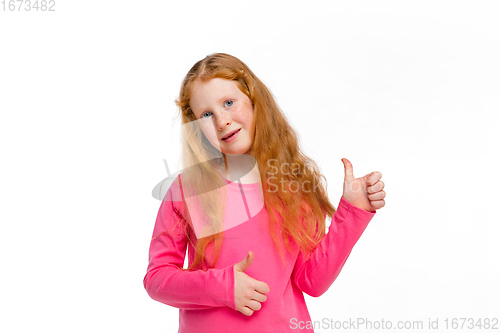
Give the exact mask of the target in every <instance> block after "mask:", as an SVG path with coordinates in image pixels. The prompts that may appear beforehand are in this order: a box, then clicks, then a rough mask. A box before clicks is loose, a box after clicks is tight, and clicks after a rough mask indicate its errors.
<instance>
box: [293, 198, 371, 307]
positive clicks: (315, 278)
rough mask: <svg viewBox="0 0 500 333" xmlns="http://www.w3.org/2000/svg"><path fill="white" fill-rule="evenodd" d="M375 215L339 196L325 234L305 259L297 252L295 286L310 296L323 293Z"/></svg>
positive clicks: (294, 272) (294, 271)
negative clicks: (336, 206)
mask: <svg viewBox="0 0 500 333" xmlns="http://www.w3.org/2000/svg"><path fill="white" fill-rule="evenodd" d="M375 214H376V212H373V213H372V212H368V211H365V210H363V209H360V208H358V207H356V206H353V205H352V204H351V203H349V201H347V200H345V199H344V198H343V197H342V198H341V199H340V203H339V206H338V208H337V210H336V212H335V213H334V214H333V217H332V223H331V225H330V228H329V231H328V234H326V235H325V237H324V238H323V239H322V241H321V242H320V243H319V245H318V246H317V247H316V249H315V250H314V251H313V252H312V253H310V254H309V256H307V258H306V257H305V256H304V255H303V253H302V251H300V253H299V256H298V258H297V262H296V263H295V267H294V270H293V273H292V279H293V281H294V283H295V285H297V286H298V287H299V288H300V289H301V290H302V291H303V292H305V293H306V294H308V295H310V296H313V297H319V296H321V295H322V294H324V293H325V292H326V291H327V290H328V288H330V286H331V285H332V284H333V282H334V281H335V279H336V278H337V276H338V275H339V273H340V271H341V270H342V268H343V267H344V264H345V262H346V260H347V258H348V257H349V255H350V254H351V251H352V249H353V247H354V245H355V244H356V242H357V241H358V239H359V238H360V237H361V234H362V233H363V231H364V230H365V228H366V227H367V226H368V223H369V222H370V220H371V219H372V218H373V216H374V215H375Z"/></svg>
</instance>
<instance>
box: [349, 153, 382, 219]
mask: <svg viewBox="0 0 500 333" xmlns="http://www.w3.org/2000/svg"><path fill="white" fill-rule="evenodd" d="M342 163H344V171H345V175H344V177H345V178H344V193H343V194H342V197H343V198H344V199H346V200H347V201H349V202H350V203H351V205H353V206H356V207H358V208H361V209H364V210H366V211H368V212H372V213H373V212H375V210H377V209H380V208H382V207H384V206H385V201H384V198H385V191H382V190H383V188H384V186H385V184H384V182H383V181H381V180H380V178H382V174H381V173H380V172H378V171H374V172H372V173H369V174H367V175H366V176H364V177H361V178H354V175H353V169H352V164H351V162H349V160H348V159H347V158H343V159H342Z"/></svg>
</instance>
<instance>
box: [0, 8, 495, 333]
mask: <svg viewBox="0 0 500 333" xmlns="http://www.w3.org/2000/svg"><path fill="white" fill-rule="evenodd" d="M54 8H55V11H54V12H42V11H38V12H35V11H26V10H19V11H18V10H16V11H9V10H8V7H7V9H5V8H3V10H2V11H0V50H1V52H0V111H1V115H2V118H1V119H2V120H1V122H0V139H1V142H2V150H1V151H2V154H1V159H2V162H1V164H0V165H1V166H0V167H1V172H0V177H1V180H0V183H1V184H2V185H1V186H0V188H1V202H2V204H1V211H0V214H1V215H0V216H1V232H0V247H1V253H2V254H1V258H2V259H1V260H2V274H1V284H0V285H1V287H0V288H1V295H2V303H3V304H4V310H3V313H2V320H1V321H0V330H1V331H2V332H36V331H43V332H45V331H51V332H90V331H92V332H176V331H177V327H178V309H175V308H171V307H168V306H166V305H163V304H161V303H158V302H155V301H153V300H152V299H150V298H149V296H148V295H147V293H146V291H145V290H144V287H143V285H142V279H143V278H144V275H145V274H146V268H147V263H148V249H149V242H150V239H151V235H152V231H153V226H154V222H155V218H156V214H157V212H158V208H159V201H158V200H156V199H154V198H153V197H152V195H151V190H152V189H153V187H154V186H155V185H156V184H157V183H158V182H159V181H160V180H162V179H163V178H165V177H166V176H167V173H166V170H165V166H164V163H163V159H166V160H167V161H168V163H169V166H170V171H171V172H172V173H173V172H176V171H178V160H179V154H180V150H179V131H180V120H179V119H178V118H176V116H177V110H176V108H175V104H174V99H175V98H176V96H177V94H178V91H179V87H180V83H181V81H182V79H183V77H184V75H185V74H186V73H187V71H188V70H189V69H190V68H191V66H192V65H193V64H194V63H195V62H196V61H198V60H200V59H202V58H204V57H205V56H206V55H208V54H210V53H214V52H224V53H229V54H232V55H234V56H236V57H238V58H240V59H241V60H242V61H244V62H245V63H246V64H247V65H248V66H249V67H250V68H251V69H252V70H253V71H254V73H255V74H256V75H257V76H259V77H260V79H261V80H262V81H263V82H264V83H265V84H266V85H267V86H268V87H269V88H270V89H271V91H272V92H273V94H274V95H275V96H276V99H277V101H278V103H279V105H280V106H281V108H282V109H283V110H284V112H285V114H286V116H287V118H288V119H289V121H290V122H291V124H292V126H293V127H294V128H295V129H296V130H297V132H298V133H299V135H300V139H301V142H302V146H303V148H304V150H305V152H306V153H308V154H309V156H311V157H312V158H314V159H315V160H316V161H317V163H318V165H319V166H320V168H321V170H322V172H323V173H324V174H325V176H326V178H327V180H328V191H329V195H330V199H331V201H332V203H333V204H334V205H335V206H337V205H338V202H339V200H340V197H341V195H342V182H343V179H344V170H343V164H342V162H341V158H343V157H346V158H348V159H349V160H350V161H351V162H352V164H353V166H354V175H355V176H356V177H361V176H363V175H365V174H367V173H369V172H372V171H380V172H381V173H382V175H383V177H382V179H383V181H384V183H385V184H386V188H385V191H386V193H387V197H386V199H385V200H386V206H385V207H384V208H382V209H381V210H379V211H378V213H377V215H376V216H375V217H374V219H373V220H372V221H371V222H370V225H369V226H368V228H367V229H366V231H365V233H364V234H363V236H362V237H361V239H360V241H359V242H358V244H357V245H356V246H355V248H354V250H353V252H352V253H351V255H350V257H349V259H348V261H347V263H346V265H345V267H344V269H343V271H342V272H341V274H340V276H339V277H338V279H337V280H336V281H335V282H334V284H333V285H332V287H331V288H330V290H329V291H328V292H327V293H325V294H324V295H323V296H321V297H319V298H312V297H309V296H307V295H306V301H307V304H308V308H309V312H310V314H311V317H312V319H313V320H316V321H323V320H324V319H325V318H327V319H328V320H329V319H333V320H336V321H349V320H357V319H358V318H364V319H366V320H368V321H372V322H381V321H382V320H384V321H386V322H387V321H391V322H392V323H393V324H394V325H395V324H396V323H397V322H398V321H419V320H420V321H422V322H423V324H424V327H423V329H416V328H414V327H413V328H407V329H405V331H408V332H412V331H419V332H424V331H436V330H432V329H429V327H428V322H429V319H430V320H432V321H435V320H439V325H440V326H439V327H440V329H444V325H445V320H446V319H448V320H449V323H450V324H451V320H452V319H453V318H463V317H466V318H475V319H476V320H477V319H480V318H490V319H491V318H499V315H498V314H499V313H500V301H499V300H500V290H499V286H498V281H499V280H500V260H499V258H498V253H500V251H499V250H500V249H499V248H500V245H499V242H498V236H499V233H500V228H499V225H498V222H499V221H498V220H499V219H498V217H494V212H495V210H496V205H495V204H496V203H497V202H498V199H499V198H498V192H497V191H498V185H499V181H498V177H496V171H497V170H498V167H499V163H498V162H499V161H498V148H497V146H498V143H499V142H500V140H499V138H498V136H496V135H495V134H494V131H496V129H497V127H498V125H499V121H498V120H499V119H498V111H499V107H500V98H499V97H500V96H499V95H500V79H499V78H500V38H499V31H500V21H499V20H498V17H497V16H498V10H499V9H500V5H499V4H498V2H496V1H481V2H472V1H419V2H412V3H410V2H401V1H377V2H372V1H357V2H347V1H345V2H344V1H343V2H340V1H336V2H331V1H308V2H293V1H292V2H286V3H285V2H278V1H276V2H270V1H252V2H237V1H209V2H202V1H196V2H185V3H183V2H167V1H149V2H147V3H145V2H144V3H139V2H138V1H135V2H132V1H107V2H102V1H101V2H99V1H85V2H83V1H80V2H77V1H64V2H63V1H58V0H56V1H55V7H54ZM495 152H497V153H495ZM242 259H243V258H242ZM264 306H265V304H264ZM499 326H500V324H499ZM316 330H317V331H318V332H333V331H334V330H333V329H331V328H330V329H324V328H321V327H316ZM360 331H361V330H360ZM366 331H370V330H366ZM373 331H375V330H373ZM377 331H381V329H378V330H377ZM455 331H460V330H459V329H457V330H455ZM463 331H473V330H465V329H464V330H463Z"/></svg>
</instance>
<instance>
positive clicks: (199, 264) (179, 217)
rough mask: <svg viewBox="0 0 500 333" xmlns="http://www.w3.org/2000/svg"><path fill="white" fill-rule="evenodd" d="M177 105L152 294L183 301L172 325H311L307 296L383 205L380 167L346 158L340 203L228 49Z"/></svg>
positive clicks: (318, 290)
mask: <svg viewBox="0 0 500 333" xmlns="http://www.w3.org/2000/svg"><path fill="white" fill-rule="evenodd" d="M176 104H177V105H178V106H179V109H180V114H181V116H182V124H183V125H182V129H183V131H182V135H183V141H182V145H183V153H182V161H183V172H182V174H179V175H178V176H177V177H176V178H175V181H174V182H173V183H172V185H171V186H170V188H169V190H168V192H167V193H166V195H165V198H164V199H163V201H162V203H161V205H160V209H159V212H158V216H157V219H156V223H155V227H154V231H153V237H152V240H151V245H150V249H149V265H148V268H147V273H146V276H145V277H144V281H143V282H144V287H145V289H146V290H147V292H148V294H149V296H150V297H151V298H153V299H154V300H156V301H158V302H161V303H164V304H167V305H170V306H173V307H176V308H179V309H180V310H179V332H205V333H209V332H219V333H220V332H239V333H243V332H257V331H258V332H290V331H295V329H297V328H301V329H302V330H301V331H302V332H313V329H312V327H311V325H306V324H305V323H309V324H310V321H311V318H310V316H309V312H308V310H307V307H306V303H305V300H304V296H303V293H307V294H308V295H310V296H313V297H318V296H321V295H322V294H323V293H325V292H326V291H327V290H328V288H329V287H330V285H331V284H332V283H333V282H334V280H335V279H336V278H337V276H338V275H339V273H340V271H341V270H342V267H343V266H344V264H345V261H346V260H347V258H348V257H349V255H350V253H351V251H352V249H353V246H354V245H355V244H356V242H357V240H358V239H359V237H360V236H361V234H362V233H363V231H364V230H365V228H366V227H367V225H368V223H369V222H370V220H371V219H372V217H373V216H374V215H375V213H376V212H375V211H376V210H377V209H380V208H382V207H383V206H384V205H385V201H384V197H385V192H384V191H383V188H384V183H383V182H382V181H381V180H380V178H381V176H382V175H381V173H380V172H372V173H370V174H368V175H366V176H364V177H362V178H355V177H354V175H353V167H352V164H351V163H350V162H349V161H348V160H347V159H345V158H344V159H342V162H343V163H344V170H345V179H344V188H343V195H342V198H341V200H340V203H339V205H338V208H337V209H335V208H334V207H333V205H332V204H331V203H330V201H329V199H328V195H327V191H326V180H325V177H324V176H323V175H322V174H321V173H320V171H319V168H318V166H317V165H316V163H315V162H314V161H313V160H311V159H310V158H308V157H307V156H306V155H305V154H304V153H303V152H302V151H301V150H300V148H299V141H298V138H297V134H296V133H295V131H294V130H293V129H292V128H291V127H290V125H289V124H288V122H287V120H286V118H285V116H284V115H283V113H282V111H281V110H280V109H279V107H278V105H277V104H276V102H275V100H274V98H273V95H272V94H271V92H270V91H269V90H268V89H267V88H266V86H265V85H264V84H263V83H262V82H261V81H260V80H259V79H258V78H257V77H256V76H255V74H254V73H253V72H252V71H251V70H250V69H249V68H248V67H247V66H246V65H245V64H244V63H243V62H242V61H240V60H239V59H237V58H235V57H233V56H230V55H228V54H224V53H216V54H211V55H209V56H207V57H206V58H205V59H203V60H200V61H198V62H197V63H196V64H195V65H194V66H193V67H192V68H191V70H190V71H189V72H188V74H187V75H186V77H185V78H184V81H183V83H182V86H181V90H180V94H179V98H178V100H177V101H176ZM322 180H325V184H323V182H322ZM326 217H329V218H331V225H330V227H329V231H328V233H327V234H326V224H325V219H326ZM186 248H189V252H188V263H189V266H188V268H186V269H183V264H184V258H185V254H186Z"/></svg>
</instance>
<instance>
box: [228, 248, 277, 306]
mask: <svg viewBox="0 0 500 333" xmlns="http://www.w3.org/2000/svg"><path fill="white" fill-rule="evenodd" d="M252 262H253V252H252V251H250V252H248V256H247V257H246V258H245V259H243V260H242V261H240V262H239V263H237V264H235V265H234V266H233V270H234V300H235V303H236V310H238V311H239V312H241V313H243V314H244V315H246V316H251V315H252V314H253V312H254V311H257V310H260V308H261V307H262V306H261V304H260V303H262V302H265V301H266V300H267V296H266V295H265V294H267V293H268V292H269V286H268V285H267V284H266V283H265V282H262V281H257V280H255V279H253V278H251V277H250V276H248V275H246V274H245V270H246V269H247V268H248V267H249V266H250V265H251V264H252Z"/></svg>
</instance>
